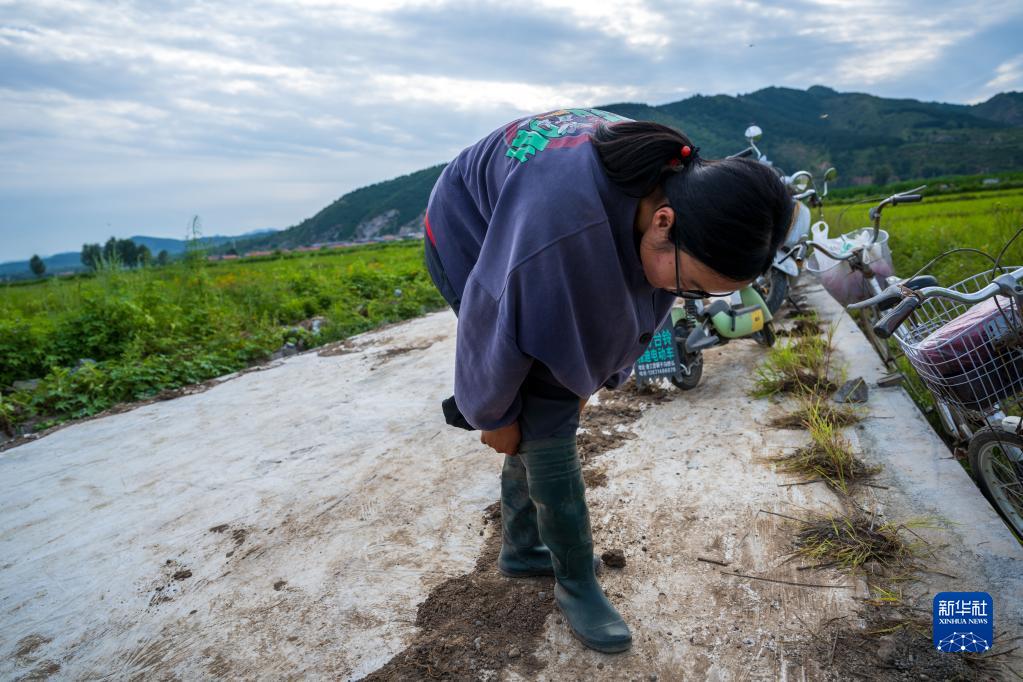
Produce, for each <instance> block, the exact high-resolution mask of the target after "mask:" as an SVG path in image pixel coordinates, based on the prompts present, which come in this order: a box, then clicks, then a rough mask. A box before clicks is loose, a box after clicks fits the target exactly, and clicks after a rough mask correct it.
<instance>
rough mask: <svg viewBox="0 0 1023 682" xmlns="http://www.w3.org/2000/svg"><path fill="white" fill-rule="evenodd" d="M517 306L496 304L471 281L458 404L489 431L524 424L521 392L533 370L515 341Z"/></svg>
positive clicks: (459, 356) (460, 341) (458, 363)
mask: <svg viewBox="0 0 1023 682" xmlns="http://www.w3.org/2000/svg"><path fill="white" fill-rule="evenodd" d="M513 304H514V301H511V300H508V297H505V296H502V297H501V299H500V300H495V299H494V298H493V297H492V296H491V295H490V293H489V292H488V291H487V290H486V289H485V288H484V287H483V286H481V285H480V284H479V282H477V281H476V279H475V277H474V276H473V275H470V276H469V280H468V281H467V282H466V285H465V291H464V292H463V295H462V303H461V307H460V309H459V315H458V333H457V337H456V341H455V403H456V404H457V405H458V409H459V410H460V411H461V412H462V415H463V416H464V417H465V419H466V421H468V422H469V423H470V424H472V425H473V426H475V427H476V428H478V429H480V430H483V431H492V430H494V429H497V428H499V427H502V426H507V425H508V424H510V423H512V422H513V421H515V420H516V419H518V416H519V412H520V410H521V407H522V404H521V399H520V397H519V389H520V387H521V386H522V383H523V382H524V381H525V379H526V375H527V374H528V373H529V369H530V367H531V366H532V364H533V359H532V358H531V357H530V356H528V355H526V354H525V353H523V352H522V350H521V349H520V348H519V346H518V344H517V342H516V340H515V329H514V320H515V313H514V311H513V310H511V309H510V308H509V306H511V305H513Z"/></svg>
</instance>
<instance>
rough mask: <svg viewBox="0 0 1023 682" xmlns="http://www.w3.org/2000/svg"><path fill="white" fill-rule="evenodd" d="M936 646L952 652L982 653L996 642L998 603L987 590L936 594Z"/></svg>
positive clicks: (940, 649) (941, 649)
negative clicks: (996, 604) (995, 602)
mask: <svg viewBox="0 0 1023 682" xmlns="http://www.w3.org/2000/svg"><path fill="white" fill-rule="evenodd" d="M932 622H933V624H934V647H935V648H936V649H937V650H938V651H946V652H948V653H957V652H958V653H965V652H967V651H970V652H973V653H982V652H985V651H987V650H988V649H990V648H991V647H992V646H994V643H995V641H994V640H995V604H994V600H992V599H991V595H990V594H988V593H987V592H939V593H938V594H936V595H934V620H933V621H932Z"/></svg>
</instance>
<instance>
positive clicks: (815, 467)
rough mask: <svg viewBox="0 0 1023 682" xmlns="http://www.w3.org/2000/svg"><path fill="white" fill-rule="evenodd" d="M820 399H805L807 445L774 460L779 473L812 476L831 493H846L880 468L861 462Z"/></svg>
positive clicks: (822, 399) (804, 423)
mask: <svg viewBox="0 0 1023 682" xmlns="http://www.w3.org/2000/svg"><path fill="white" fill-rule="evenodd" d="M824 400H825V399H824V398H819V397H818V398H816V399H814V398H808V399H807V401H806V402H805V406H806V415H805V416H806V420H805V421H804V422H803V425H804V426H805V427H806V429H807V431H808V432H809V433H810V439H811V440H810V444H809V445H804V446H803V447H801V448H799V449H797V450H795V451H794V452H792V453H789V454H785V455H779V456H777V457H774V458H773V460H772V461H774V462H775V463H776V464H778V467H779V469H780V470H781V471H784V472H787V473H796V474H801V475H803V476H806V477H811V478H813V477H816V478H820V479H822V480H824V482H825V483H827V484H828V486H829V487H831V488H832V489H833V490H837V491H840V492H842V493H848V492H849V486H850V485H851V484H853V483H856V482H859V481H862V480H864V479H868V478H870V477H872V476H874V475H876V474H877V473H878V472H879V471H880V470H881V467H878V466H871V465H868V464H866V463H864V462H863V461H862V460H861V459H859V458H858V457H857V456H856V455H855V454H854V453H853V451H852V446H851V445H850V444H849V441H848V440H847V439H846V438H845V437H844V436H843V435H842V433H841V432H840V431H839V426H838V425H837V424H836V423H835V422H834V421H833V420H832V417H831V414H830V406H828V407H829V409H825V407H822V405H826V403H824Z"/></svg>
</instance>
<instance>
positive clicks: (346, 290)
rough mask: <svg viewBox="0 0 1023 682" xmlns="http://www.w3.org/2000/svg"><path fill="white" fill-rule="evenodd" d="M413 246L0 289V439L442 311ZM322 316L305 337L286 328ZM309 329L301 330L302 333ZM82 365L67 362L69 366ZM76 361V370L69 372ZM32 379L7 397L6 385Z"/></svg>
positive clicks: (115, 273) (113, 272) (110, 273)
mask: <svg viewBox="0 0 1023 682" xmlns="http://www.w3.org/2000/svg"><path fill="white" fill-rule="evenodd" d="M422 248H423V247H422V242H412V243H400V244H393V245H391V244H389V245H375V246H367V247H362V248H353V249H348V250H344V251H340V252H339V251H331V252H310V253H303V254H296V255H287V256H282V257H267V258H263V259H259V260H244V261H221V262H213V263H208V262H206V261H205V259H204V258H202V255H201V254H197V255H196V257H193V258H191V259H187V260H186V261H185V262H181V263H176V264H173V265H170V266H167V267H163V268H148V269H142V270H137V271H134V270H117V269H110V270H107V271H103V272H99V273H97V274H96V275H95V276H88V277H78V278H74V279H70V278H69V279H64V278H51V279H49V280H46V281H44V282H40V283H36V284H31V285H21V286H6V287H4V288H2V289H0V389H4V390H3V392H0V431H6V432H7V433H8V435H10V434H13V433H15V432H16V430H18V427H19V426H21V427H26V426H30V427H31V428H34V429H39V428H45V427H46V426H49V425H51V424H55V423H59V422H61V421H65V420H67V419H74V418H78V417H83V416H88V415H91V414H95V413H96V412H99V411H102V410H104V409H107V408H108V407H110V406H112V405H114V404H117V403H121V402H125V401H133V400H139V399H144V398H148V397H151V396H153V395H156V394H158V393H159V392H160V391H163V390H166V389H173V388H177V387H180V386H184V385H187V384H192V383H196V382H200V381H204V380H206V379H210V378H213V377H216V376H220V375H223V374H226V373H230V372H233V371H236V370H238V369H241V368H244V367H246V366H249V365H252V364H254V363H257V362H259V361H262V360H266V359H267V358H269V357H270V356H271V354H272V353H273V352H274V351H275V350H277V349H279V348H281V346H282V344H284V343H286V342H289V341H290V342H293V343H295V344H296V346H297V347H298V348H309V347H314V346H317V345H321V344H323V343H327V342H330V341H335V340H339V339H343V338H346V337H348V336H351V335H352V334H357V333H359V332H363V331H366V330H368V329H372V328H374V327H376V326H379V325H381V324H385V323H388V322H395V321H399V320H404V319H408V318H411V317H415V316H418V315H422V314H424V313H426V312H428V311H431V310H436V309H438V308H441V307H443V306H444V301H443V299H442V298H441V297H440V294H438V293H437V291H436V289H435V288H434V286H433V283H432V282H431V281H430V278H429V275H428V274H427V272H426V268H425V266H424V264H423V251H422ZM314 316H321V317H323V318H324V319H323V320H322V326H321V327H320V329H319V330H318V332H317V333H312V331H310V330H309V329H307V328H304V327H302V326H299V323H300V322H302V321H306V320H310V319H311V318H313V317H314ZM308 326H310V325H308V324H307V325H306V327H308ZM86 358H87V359H89V360H93V361H95V362H94V363H89V362H86V363H80V362H79V361H80V360H82V359H86ZM76 365H81V366H78V367H76ZM31 379H41V381H39V382H38V384H37V385H35V386H34V387H32V386H30V387H24V386H23V387H22V388H21V390H15V391H12V390H11V385H12V384H13V383H14V382H15V381H24V380H31Z"/></svg>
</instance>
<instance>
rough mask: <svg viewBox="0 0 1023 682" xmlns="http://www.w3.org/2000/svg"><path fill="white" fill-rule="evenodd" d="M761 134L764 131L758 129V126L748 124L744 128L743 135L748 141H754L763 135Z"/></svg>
mask: <svg viewBox="0 0 1023 682" xmlns="http://www.w3.org/2000/svg"><path fill="white" fill-rule="evenodd" d="M763 134H764V131H763V130H761V129H760V126H750V127H749V128H746V133H745V136H746V139H747V140H749V141H750V142H756V141H757V140H759V139H760V138H761V137H762V136H763Z"/></svg>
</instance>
